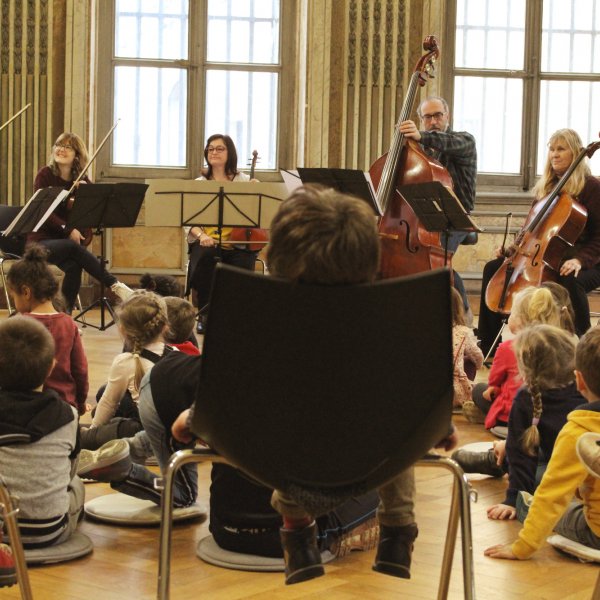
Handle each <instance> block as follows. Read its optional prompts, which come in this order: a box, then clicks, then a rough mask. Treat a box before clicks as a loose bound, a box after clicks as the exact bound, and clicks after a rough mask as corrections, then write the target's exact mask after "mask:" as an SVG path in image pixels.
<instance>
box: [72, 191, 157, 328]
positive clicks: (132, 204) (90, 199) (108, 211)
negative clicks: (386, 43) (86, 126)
mask: <svg viewBox="0 0 600 600" xmlns="http://www.w3.org/2000/svg"><path fill="white" fill-rule="evenodd" d="M147 188H148V186H147V185H146V184H145V183H95V184H86V185H80V186H79V187H78V188H77V190H76V191H75V202H74V203H73V208H72V209H71V212H70V213H69V218H68V220H67V227H69V228H71V229H78V230H79V231H81V230H82V229H85V228H90V227H91V228H92V229H95V231H94V233H95V234H97V235H99V236H100V248H101V250H100V256H99V257H98V258H99V260H100V263H101V265H102V271H103V273H104V272H106V263H107V262H108V261H107V260H106V245H105V244H106V241H105V239H104V229H105V228H106V227H133V226H134V225H135V222H136V220H137V217H138V214H139V212H140V209H141V207H142V202H143V201H144V195H145V193H146V189H147ZM105 292H106V289H105V286H104V282H103V280H102V279H101V280H100V298H99V299H98V300H96V301H95V302H93V303H92V304H91V305H90V306H88V307H87V308H86V309H85V310H83V311H81V312H80V313H79V314H78V315H77V316H76V317H75V318H74V320H75V321H80V319H81V318H82V317H83V316H84V315H85V313H87V312H88V311H89V310H91V309H92V308H95V307H96V306H99V307H100V326H97V325H92V324H91V323H89V322H87V321H86V324H87V325H89V326H90V327H94V329H99V330H100V331H104V330H105V329H108V328H109V327H110V326H111V325H114V323H115V311H114V310H113V308H112V306H111V304H110V301H109V300H108V298H107V297H106V295H105ZM105 310H108V312H109V313H110V316H111V318H112V319H111V321H110V322H109V323H108V324H107V323H106V320H105V314H104V311H105Z"/></svg>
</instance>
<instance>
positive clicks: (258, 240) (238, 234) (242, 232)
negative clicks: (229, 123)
mask: <svg viewBox="0 0 600 600" xmlns="http://www.w3.org/2000/svg"><path fill="white" fill-rule="evenodd" d="M257 162H258V150H253V151H252V161H251V162H250V180H253V179H254V172H255V171H256V163H257ZM229 240H230V241H232V242H237V243H238V244H240V242H244V246H245V247H246V248H248V250H251V251H252V252H258V251H259V250H262V249H263V248H264V247H265V245H266V244H267V243H268V242H269V234H268V232H267V230H266V229H260V228H259V227H234V228H233V229H232V230H231V235H230V237H229ZM240 245H241V244H240Z"/></svg>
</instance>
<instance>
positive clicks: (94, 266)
mask: <svg viewBox="0 0 600 600" xmlns="http://www.w3.org/2000/svg"><path fill="white" fill-rule="evenodd" d="M38 243H39V244H40V245H42V246H44V248H46V249H47V250H48V262H49V263H52V264H53V265H56V266H57V267H58V268H59V269H60V270H61V271H63V273H64V274H65V276H64V278H63V282H62V289H61V291H62V294H63V296H64V297H65V301H66V302H67V310H68V311H69V312H70V311H71V310H73V307H74V306H75V302H76V300H77V294H78V293H79V288H80V287H81V272H82V271H85V272H86V273H89V274H90V275H91V276H92V277H93V278H94V279H96V280H98V281H100V282H103V283H104V285H105V286H106V287H110V286H111V285H113V284H114V283H116V282H117V278H116V277H115V276H114V275H111V274H110V273H109V272H108V271H103V270H102V265H101V263H100V261H99V260H98V259H97V258H96V257H95V256H94V255H93V254H92V253H91V252H88V251H87V250H86V249H85V247H84V246H82V245H81V244H78V243H77V242H74V241H73V240H70V239H62V240H40V241H39V242H38Z"/></svg>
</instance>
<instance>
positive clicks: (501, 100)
mask: <svg viewBox="0 0 600 600" xmlns="http://www.w3.org/2000/svg"><path fill="white" fill-rule="evenodd" d="M452 9H453V10H455V11H456V12H455V17H456V18H455V21H454V22H455V29H454V30H453V32H452V33H453V34H454V44H453V46H454V60H453V63H454V67H453V75H454V77H453V86H454V89H453V94H452V98H453V126H454V128H455V129H457V130H467V131H470V132H472V133H473V134H474V135H475V137H476V139H477V146H478V158H479V165H478V170H479V172H480V179H481V181H482V183H505V184H510V183H512V184H516V185H518V186H519V187H523V188H524V189H528V188H530V187H531V186H532V185H533V183H534V181H535V177H536V175H538V174H539V173H540V172H541V170H542V168H543V165H544V161H545V158H546V152H547V150H546V144H547V141H548V138H549V136H550V135H551V134H552V132H553V131H555V130H556V129H559V128H563V127H570V128H572V129H575V130H576V131H577V132H578V133H579V134H580V136H581V138H582V140H583V143H584V145H587V143H588V142H590V141H593V140H597V139H598V130H599V128H600V127H599V123H600V0H541V1H540V0H454V2H453V3H452ZM592 170H593V171H594V172H595V173H600V158H594V159H593V161H592Z"/></svg>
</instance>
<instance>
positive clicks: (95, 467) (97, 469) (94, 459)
mask: <svg viewBox="0 0 600 600" xmlns="http://www.w3.org/2000/svg"><path fill="white" fill-rule="evenodd" d="M130 470H131V457H130V456H129V444H128V443H127V442H126V441H125V440H110V442H106V444H104V445H103V446H100V448H98V450H82V451H81V452H80V453H79V464H78V465H77V475H79V476H80V477H83V478H84V479H95V480H96V481H106V482H111V481H120V480H122V479H125V477H127V475H128V474H129V471H130Z"/></svg>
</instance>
